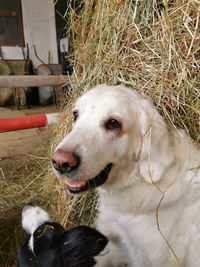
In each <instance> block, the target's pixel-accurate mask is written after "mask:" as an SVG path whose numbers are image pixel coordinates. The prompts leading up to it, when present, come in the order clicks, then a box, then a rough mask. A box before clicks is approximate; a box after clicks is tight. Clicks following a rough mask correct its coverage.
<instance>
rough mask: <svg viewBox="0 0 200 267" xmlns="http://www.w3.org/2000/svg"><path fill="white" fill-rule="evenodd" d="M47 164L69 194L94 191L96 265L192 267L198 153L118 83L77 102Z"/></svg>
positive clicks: (199, 222) (197, 234)
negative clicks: (99, 250) (98, 235)
mask: <svg viewBox="0 0 200 267" xmlns="http://www.w3.org/2000/svg"><path fill="white" fill-rule="evenodd" d="M73 117H74V125H73V129H72V131H71V132H70V133H69V134H68V135H67V136H66V137H65V138H64V139H63V140H62V141H61V142H60V143H59V145H58V146H57V148H56V150H55V152H54V154H53V157H52V165H53V167H54V170H55V172H56V174H57V176H59V177H63V178H64V179H65V181H66V186H67V189H68V191H69V192H71V193H74V194H76V193H80V192H82V191H85V190H88V189H89V188H94V187H98V190H99V195H100V197H99V207H98V210H99V214H98V220H97V226H98V229H99V230H100V231H101V232H102V233H103V234H105V235H106V236H107V237H108V238H109V240H110V242H109V244H108V247H109V251H108V253H107V254H106V255H105V256H104V257H100V258H99V259H98V266H131V267H151V266H153V267H175V266H184V267H186V266H187V267H196V266H200V260H199V255H200V185H199V182H200V171H199V166H200V151H199V150H198V149H197V148H195V146H194V145H193V143H192V142H191V140H190V138H189V137H188V136H187V135H186V134H185V133H184V132H183V131H175V132H173V133H170V132H169V131H168V129H167V126H166V124H165V122H164V120H163V118H162V117H161V116H160V115H159V113H158V111H156V109H155V108H154V107H153V106H152V104H151V103H150V102H149V101H148V100H145V99H143V98H142V97H141V96H140V95H138V94H137V93H136V92H134V91H133V90H131V89H128V88H126V87H124V86H108V85H99V86H96V87H95V88H93V89H91V90H89V91H88V92H86V93H85V94H84V95H83V96H82V97H80V98H79V99H78V101H77V102H76V104H75V106H74V109H73Z"/></svg>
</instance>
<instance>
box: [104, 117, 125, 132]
mask: <svg viewBox="0 0 200 267" xmlns="http://www.w3.org/2000/svg"><path fill="white" fill-rule="evenodd" d="M105 128H106V130H115V129H117V130H121V129H122V124H121V122H120V121H118V120H116V119H113V118H111V119H109V120H107V121H106V123H105Z"/></svg>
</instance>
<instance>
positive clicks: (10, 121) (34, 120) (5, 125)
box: [0, 114, 58, 132]
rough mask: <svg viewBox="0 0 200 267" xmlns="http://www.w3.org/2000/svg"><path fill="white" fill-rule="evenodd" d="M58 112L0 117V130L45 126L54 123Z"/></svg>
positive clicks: (7, 130)
mask: <svg viewBox="0 0 200 267" xmlns="http://www.w3.org/2000/svg"><path fill="white" fill-rule="evenodd" d="M57 115H58V114H39V115H31V116H24V117H17V118H3V119H0V132H9V131H17V130H22V129H30V128H38V127H45V126H47V125H48V124H51V123H54V122H55V120H56V118H57Z"/></svg>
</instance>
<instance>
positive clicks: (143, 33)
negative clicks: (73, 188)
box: [0, 0, 200, 267]
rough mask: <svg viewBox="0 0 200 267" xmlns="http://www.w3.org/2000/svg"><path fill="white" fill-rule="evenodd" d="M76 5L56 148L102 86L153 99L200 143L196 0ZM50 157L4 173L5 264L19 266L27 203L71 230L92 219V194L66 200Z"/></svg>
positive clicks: (0, 204)
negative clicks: (80, 101)
mask: <svg viewBox="0 0 200 267" xmlns="http://www.w3.org/2000/svg"><path fill="white" fill-rule="evenodd" d="M69 2H72V1H69ZM76 2H77V1H76ZM75 6H76V8H74V7H73V8H72V7H71V6H70V5H69V6H68V7H66V10H68V14H69V18H70V19H69V22H70V25H71V29H70V36H71V40H72V42H73V46H74V52H73V56H72V57H71V58H70V60H71V61H72V63H73V64H74V75H73V76H72V78H71V82H70V93H69V95H68V100H67V101H68V102H67V109H66V111H65V112H64V113H63V115H62V117H61V118H60V122H59V123H58V125H57V127H56V130H55V140H54V143H55V144H56V143H57V142H58V141H59V140H60V139H61V138H62V137H63V136H64V135H65V134H66V133H67V132H68V131H69V129H70V127H71V116H70V112H69V110H71V105H72V103H73V101H74V100H75V99H76V98H77V97H78V96H79V95H81V94H82V93H83V92H84V91H85V90H87V89H88V88H89V87H91V86H93V85H96V84H99V83H110V84H118V83H123V84H126V85H129V86H132V87H133V88H134V89H135V90H138V91H140V92H141V93H142V94H143V95H145V96H146V97H149V98H151V99H153V101H154V102H155V104H156V106H157V108H158V109H159V110H160V112H161V113H162V114H163V116H164V117H165V118H166V120H167V122H168V124H169V126H170V127H182V128H184V129H186V131H188V132H189V134H190V135H191V136H192V137H193V139H194V140H195V141H196V142H197V143H200V71H199V70H200V46H199V40H200V24H199V17H200V3H199V1H196V0H190V1H186V0H176V1H162V0H160V1H154V0H149V1H138V0H136V1H133V0H125V1H122V0H112V1H111V0H85V1H79V4H78V5H75ZM69 99H70V100H69ZM46 155H49V152H47V150H46V151H44V153H43V154H41V155H37V156H40V157H41V158H39V159H38V158H35V159H34V158H32V157H31V158H30V157H29V160H28V164H27V163H26V164H25V165H23V166H21V167H20V168H18V169H16V168H13V169H12V170H11V171H10V172H8V173H6V174H4V175H3V173H2V174H1V182H0V194H1V199H0V213H1V214H0V217H1V218H2V219H0V239H1V240H0V255H1V259H0V260H1V261H4V263H5V264H4V265H3V266H9V267H10V266H14V265H13V262H14V258H15V255H16V247H17V245H18V244H19V242H20V237H21V235H20V234H19V233H20V232H21V229H20V227H19V219H20V212H21V208H22V206H23V205H24V204H26V203H27V202H35V203H36V204H39V205H42V206H43V207H44V208H47V210H48V211H49V212H50V213H51V214H52V215H53V217H54V218H55V219H56V220H58V221H60V222H62V223H63V224H64V225H66V226H67V225H72V224H78V223H85V224H91V223H92V221H93V219H94V215H95V203H96V196H95V194H94V195H93V194H92V195H86V196H84V197H83V198H82V199H81V200H80V199H78V198H69V197H68V196H67V195H66V194H65V192H64V191H65V190H64V189H63V187H62V185H61V184H60V183H59V182H58V181H56V180H55V179H54V178H52V175H51V171H50V170H49V169H50V168H49V157H46ZM91 196H92V197H91ZM2 233H3V234H2Z"/></svg>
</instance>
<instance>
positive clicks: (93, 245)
mask: <svg viewBox="0 0 200 267" xmlns="http://www.w3.org/2000/svg"><path fill="white" fill-rule="evenodd" d="M29 240H30V235H29V236H28V237H27V239H26V240H25V242H24V244H23V245H22V246H21V248H20V251H19V255H18V267H61V266H62V267H92V266H94V265H95V263H96V262H95V259H94V256H97V255H98V254H99V253H100V252H101V251H102V250H103V249H104V247H105V246H106V245H107V243H108V240H107V238H106V237H105V236H103V235H102V234H101V233H99V232H98V231H96V230H94V229H92V228H90V227H86V226H78V227H74V228H72V229H70V230H67V231H66V230H65V229H64V228H63V227H62V226H61V225H60V224H58V223H55V222H46V223H43V224H42V225H40V226H39V227H38V228H37V229H36V230H35V232H34V233H33V240H34V241H33V247H34V253H33V252H32V251H31V249H30V248H29Z"/></svg>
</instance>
